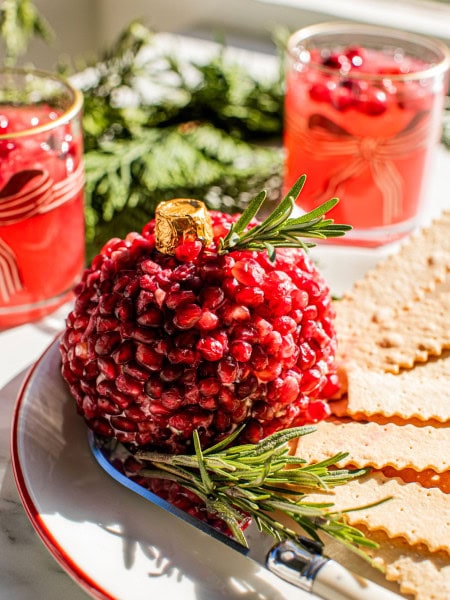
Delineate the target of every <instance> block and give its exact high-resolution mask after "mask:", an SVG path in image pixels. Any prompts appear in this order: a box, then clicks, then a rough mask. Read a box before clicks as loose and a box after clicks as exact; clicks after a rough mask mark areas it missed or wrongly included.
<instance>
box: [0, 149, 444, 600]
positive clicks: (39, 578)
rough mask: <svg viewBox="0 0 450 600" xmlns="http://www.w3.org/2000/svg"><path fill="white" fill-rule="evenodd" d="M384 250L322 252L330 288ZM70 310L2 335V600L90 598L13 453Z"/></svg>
mask: <svg viewBox="0 0 450 600" xmlns="http://www.w3.org/2000/svg"><path fill="white" fill-rule="evenodd" d="M449 172H450V152H447V151H445V150H443V149H442V150H441V151H440V152H439V154H438V157H437V160H436V163H435V169H434V173H433V175H432V180H431V185H430V190H429V197H428V205H427V211H426V214H425V215H424V219H425V222H426V221H428V220H429V219H430V218H431V217H433V216H435V215H438V214H439V213H440V212H441V210H442V209H443V208H447V207H450V191H449V185H448V173H449ZM386 251H390V249H384V250H381V251H367V250H365V251H356V252H355V251H354V250H353V251H352V252H351V255H352V257H350V251H349V250H346V249H343V248H339V249H334V251H331V250H330V249H325V250H323V249H319V251H318V255H319V261H322V263H323V269H324V272H325V275H326V276H327V277H328V278H329V280H330V284H331V286H332V288H333V287H334V288H335V290H336V291H339V290H340V288H341V287H342V285H344V286H346V285H348V284H350V283H351V281H353V280H354V279H355V278H357V277H359V276H360V275H362V274H363V273H364V271H365V270H366V269H367V268H368V267H370V266H372V264H374V263H375V262H376V260H378V258H379V257H380V256H381V255H382V254H383V253H385V252H386ZM332 255H333V257H332ZM332 258H333V260H332ZM337 258H338V260H337V262H338V263H339V264H345V270H344V271H341V272H338V271H337V270H336V268H335V266H336V259H337ZM343 275H344V277H345V280H344V284H342V277H343ZM68 310H69V307H68V306H64V307H62V308H61V309H60V310H58V311H57V312H56V313H54V314H53V315H51V316H50V317H47V318H46V319H44V320H42V321H39V322H37V323H34V324H28V325H24V326H22V327H16V328H12V329H9V330H5V331H3V332H0V599H1V600H86V598H87V597H88V596H87V594H86V592H84V591H83V590H82V589H81V588H79V587H78V585H77V584H76V583H75V582H74V581H72V579H71V578H70V577H69V576H68V575H67V574H66V573H65V572H64V571H63V570H62V569H61V567H60V566H59V565H58V564H57V563H56V561H55V560H54V559H53V557H52V556H51V555H50V554H49V552H48V550H47V549H46V548H45V547H44V545H43V544H42V542H41V541H40V539H39V538H38V537H37V535H36V533H35V532H34V529H33V528H32V526H31V524H30V522H29V520H28V518H27V516H26V514H25V512H24V510H23V508H22V505H21V502H20V499H19V496H18V493H17V490H16V485H15V482H14V477H13V473H12V469H11V462H10V449H9V444H10V429H11V419H12V415H13V410H14V404H15V400H16V398H17V395H18V393H19V390H20V387H21V385H22V382H23V380H24V377H25V374H26V372H27V371H28V369H29V367H30V366H31V365H32V364H33V362H34V361H35V360H36V359H37V358H38V357H39V356H40V355H41V353H42V352H43V350H44V349H45V348H46V347H47V346H48V345H49V344H50V342H51V341H52V340H53V338H54V336H55V335H56V334H57V333H58V332H59V331H60V330H61V328H62V327H63V323H64V317H65V315H66V314H67V312H68ZM121 600H126V599H121Z"/></svg>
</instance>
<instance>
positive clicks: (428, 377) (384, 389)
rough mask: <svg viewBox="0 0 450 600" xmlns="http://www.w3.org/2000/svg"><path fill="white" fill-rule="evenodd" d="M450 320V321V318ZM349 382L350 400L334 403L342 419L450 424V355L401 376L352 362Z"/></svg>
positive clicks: (333, 406)
mask: <svg viewBox="0 0 450 600" xmlns="http://www.w3.org/2000/svg"><path fill="white" fill-rule="evenodd" d="M448 319H449V322H450V315H449V317H448ZM346 379H347V399H346V400H345V402H341V404H340V405H338V403H337V402H332V403H330V405H331V408H332V410H333V412H335V413H336V414H337V415H338V416H342V415H343V414H347V415H351V416H353V415H359V414H364V415H377V414H379V415H384V416H385V417H391V416H398V417H401V418H402V419H404V420H407V419H412V418H417V419H420V420H421V421H429V420H436V421H440V422H445V421H450V353H446V354H445V355H444V356H443V357H442V358H440V359H437V360H429V361H428V362H427V363H425V364H421V365H416V366H415V367H414V368H413V369H411V370H404V371H401V372H400V373H399V374H398V375H395V374H393V373H384V372H375V371H370V370H369V369H368V368H362V367H361V366H359V365H358V364H355V363H350V364H349V365H348V367H347V370H346Z"/></svg>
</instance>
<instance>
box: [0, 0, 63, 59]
mask: <svg viewBox="0 0 450 600" xmlns="http://www.w3.org/2000/svg"><path fill="white" fill-rule="evenodd" d="M0 36H1V38H2V39H3V43H4V46H5V50H6V53H5V54H6V55H5V66H7V67H13V66H15V65H16V63H17V61H18V59H19V57H20V56H22V55H23V54H25V52H26V51H27V48H28V45H29V43H30V41H31V40H32V39H33V38H34V37H36V38H41V39H43V40H44V41H46V42H50V41H51V40H52V39H53V31H52V29H51V27H50V25H49V24H48V23H47V21H46V20H45V19H44V17H42V16H41V14H40V13H39V12H38V10H37V9H36V7H35V6H34V4H33V2H32V1H31V0H3V2H2V4H1V6H0Z"/></svg>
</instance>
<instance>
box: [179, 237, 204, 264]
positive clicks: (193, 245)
mask: <svg viewBox="0 0 450 600" xmlns="http://www.w3.org/2000/svg"><path fill="white" fill-rule="evenodd" d="M202 248H203V244H202V243H201V241H200V240H194V241H185V242H183V243H182V244H180V245H179V246H177V247H176V248H175V256H176V257H177V259H178V260H180V261H182V262H190V261H194V260H195V259H196V258H197V257H198V255H199V254H200V252H201V251H202Z"/></svg>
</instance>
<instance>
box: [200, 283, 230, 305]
mask: <svg viewBox="0 0 450 600" xmlns="http://www.w3.org/2000/svg"><path fill="white" fill-rule="evenodd" d="M224 298H225V294H224V293H223V291H222V290H221V289H220V288H219V287H214V286H209V287H205V288H203V289H202V291H201V302H202V306H203V308H218V307H219V306H220V305H221V304H222V302H223V301H224Z"/></svg>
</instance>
